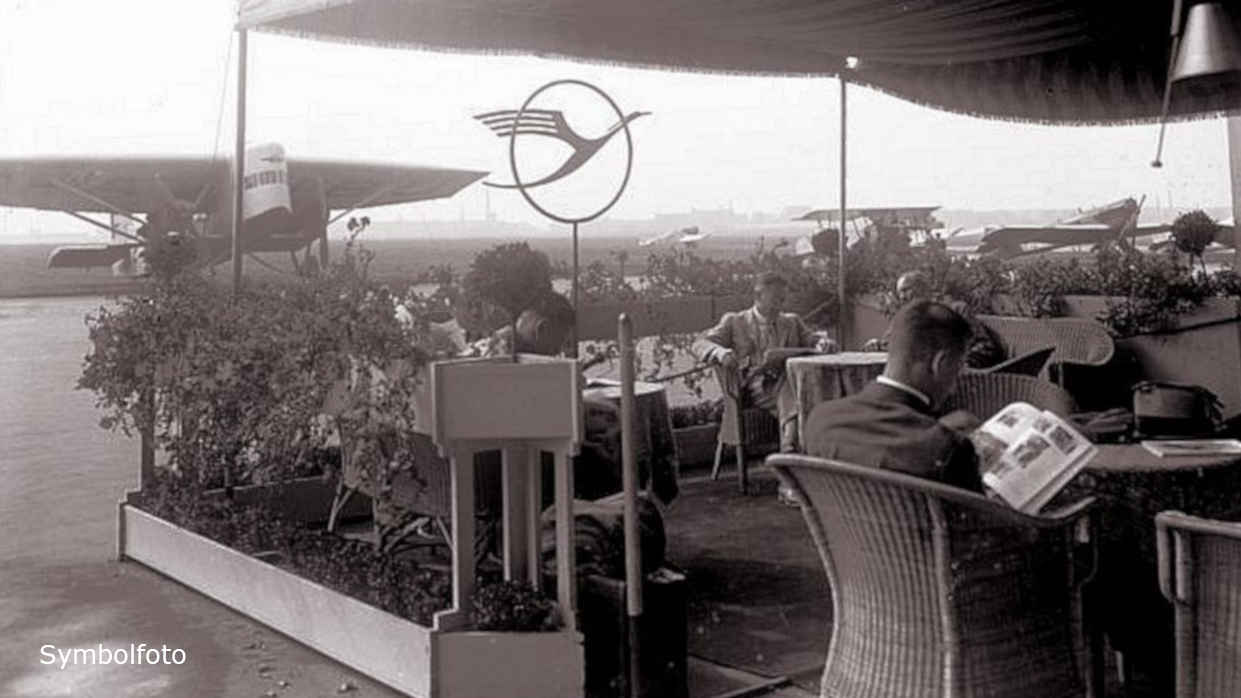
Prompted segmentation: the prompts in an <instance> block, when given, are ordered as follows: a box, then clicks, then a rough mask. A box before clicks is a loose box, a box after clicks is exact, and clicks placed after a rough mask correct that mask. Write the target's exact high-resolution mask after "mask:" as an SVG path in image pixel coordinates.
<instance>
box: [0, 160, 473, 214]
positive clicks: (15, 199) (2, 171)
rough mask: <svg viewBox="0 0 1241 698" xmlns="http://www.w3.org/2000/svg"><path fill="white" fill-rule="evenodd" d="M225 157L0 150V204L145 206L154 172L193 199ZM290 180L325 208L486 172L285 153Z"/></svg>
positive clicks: (215, 177)
mask: <svg viewBox="0 0 1241 698" xmlns="http://www.w3.org/2000/svg"><path fill="white" fill-rule="evenodd" d="M229 167H230V163H229V160H227V159H223V158H210V157H165V156H157V157H114V156H107V157H101V156H87V157H70V156H56V157H35V158H0V206H14V207H17V208H34V209H44V210H51V211H77V212H81V213H105V212H109V211H111V210H112V209H111V208H109V206H108V205H105V204H104V203H103V202H106V204H110V205H111V206H114V207H116V208H119V209H121V210H123V211H127V212H130V213H148V212H150V211H154V210H156V209H157V208H158V207H159V205H160V204H161V203H163V201H164V199H163V192H162V191H161V189H160V187H157V186H155V184H154V182H155V180H156V179H157V178H158V179H160V180H162V181H163V182H164V184H166V185H167V186H168V188H169V189H171V190H172V193H173V194H174V195H175V196H176V197H177V198H178V199H183V200H186V201H193V200H194V199H196V198H197V197H198V195H199V193H200V192H201V191H202V190H203V188H204V187H207V186H210V185H212V184H214V183H216V182H219V181H221V180H222V178H223V177H226V176H227V174H228V170H229ZM288 167H289V179H290V185H291V186H294V187H295V186H297V182H298V180H299V179H301V178H318V179H321V180H322V181H323V183H324V191H325V193H326V198H327V205H328V208H330V209H349V208H364V207H370V206H385V205H388V204H400V203H408V202H412V201H425V200H428V199H438V198H443V197H448V196H452V195H453V194H456V193H457V192H458V191H460V190H461V189H463V188H465V187H466V186H467V185H469V184H470V183H472V182H474V181H476V180H478V179H481V178H482V177H484V176H485V175H486V174H487V173H486V172H483V171H477V170H460V169H450V168H442V167H424V166H418V165H402V164H391V163H375V162H349V161H345V160H322V159H313V158H300V159H299V158H289V159H288Z"/></svg>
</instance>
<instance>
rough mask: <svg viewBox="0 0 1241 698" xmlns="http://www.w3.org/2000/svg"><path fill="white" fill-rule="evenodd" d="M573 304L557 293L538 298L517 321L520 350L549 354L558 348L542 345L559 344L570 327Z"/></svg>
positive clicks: (572, 316) (571, 325)
mask: <svg viewBox="0 0 1241 698" xmlns="http://www.w3.org/2000/svg"><path fill="white" fill-rule="evenodd" d="M573 318H574V313H573V305H572V304H571V303H569V301H568V299H567V298H565V297H564V296H562V295H560V294H559V293H554V292H549V293H547V294H546V295H544V296H542V297H540V298H539V299H538V300H537V301H535V303H534V304H533V305H532V306H531V307H530V308H527V309H526V310H525V311H524V312H522V314H521V315H520V316H519V317H518V318H517V323H516V324H517V345H518V350H519V351H534V352H536V353H537V352H539V351H552V350H554V349H559V347H552V346H545V344H550V343H551V342H553V341H555V342H561V341H563V339H564V338H565V337H567V335H568V334H569V331H570V330H571V329H572V328H573Z"/></svg>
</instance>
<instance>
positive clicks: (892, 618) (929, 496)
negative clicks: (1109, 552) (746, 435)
mask: <svg viewBox="0 0 1241 698" xmlns="http://www.w3.org/2000/svg"><path fill="white" fill-rule="evenodd" d="M766 462H767V464H768V465H770V466H771V467H772V469H773V470H775V472H776V474H777V475H778V476H779V477H780V479H781V480H782V481H783V483H784V484H785V485H786V486H788V487H791V488H792V489H793V491H794V494H795V495H797V496H798V497H799V498H800V501H801V503H802V512H803V514H804V515H805V518H806V523H807V524H808V525H809V527H810V534H811V536H812V537H813V539H814V542H815V546H816V547H817V548H818V550H819V556H820V557H821V558H822V561H823V566H824V568H825V569H826V571H827V578H828V582H829V584H830V585H831V589H832V611H833V615H832V618H833V621H832V636H831V643H830V645H829V648H828V653H827V660H826V664H825V666H824V670H823V679H822V683H821V689H820V690H821V695H822V696H823V697H824V698H880V697H882V698H941V697H942V698H948V697H954V698H981V697H982V696H988V697H994V698H1001V697H1003V698H1067V697H1069V696H1084V695H1091V694H1088V693H1087V685H1088V684H1089V685H1091V686H1092V687H1095V688H1097V687H1098V685H1099V684H1100V683H1101V681H1099V676H1100V674H1098V673H1097V672H1096V671H1095V670H1094V667H1095V666H1101V663H1098V662H1097V661H1093V660H1092V661H1088V659H1087V658H1088V657H1090V658H1093V659H1094V660H1097V657H1098V654H1099V649H1100V648H1101V643H1098V642H1093V643H1090V644H1089V645H1088V643H1087V642H1086V638H1085V634H1084V633H1083V627H1084V624H1083V622H1082V611H1083V609H1082V606H1081V594H1080V586H1081V584H1082V583H1084V582H1086V581H1088V578H1089V575H1090V573H1091V572H1092V571H1093V568H1092V566H1093V548H1091V547H1090V544H1082V543H1081V541H1083V540H1088V538H1089V535H1088V533H1089V529H1090V527H1089V516H1090V508H1091V503H1092V501H1093V499H1090V498H1088V499H1084V500H1081V501H1079V502H1077V503H1075V504H1073V505H1071V506H1069V507H1066V508H1064V509H1060V510H1058V511H1055V512H1053V513H1048V514H1044V515H1040V516H1027V515H1025V514H1022V513H1020V512H1017V511H1015V510H1013V509H1011V508H1009V507H1008V506H1006V505H1004V504H1002V503H998V502H995V501H992V500H990V499H987V498H986V497H983V496H982V495H978V494H974V493H972V492H968V491H965V490H961V489H958V488H956V487H950V486H947V485H944V484H941V483H937V482H933V481H930V480H926V479H923V478H917V477H913V476H909V475H905V474H902V473H896V472H892V471H887V470H880V469H877V468H867V467H861V466H857V465H850V464H846V463H841V462H838V461H830V460H824V459H820V458H812V457H809V456H799V455H784V454H779V455H773V456H769V457H768V458H767V461H766ZM1087 561H1088V562H1087ZM1088 646H1089V647H1092V648H1094V649H1093V651H1087V649H1086V648H1087V647H1088ZM1093 695H1096V696H1098V695H1101V694H1100V693H1098V692H1097V691H1095V692H1094V693H1093Z"/></svg>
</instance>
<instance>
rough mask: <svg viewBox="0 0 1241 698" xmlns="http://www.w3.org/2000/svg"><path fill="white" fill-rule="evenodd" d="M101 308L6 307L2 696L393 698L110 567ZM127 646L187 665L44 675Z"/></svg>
mask: <svg viewBox="0 0 1241 698" xmlns="http://www.w3.org/2000/svg"><path fill="white" fill-rule="evenodd" d="M100 302H101V300H100V299H97V298H57V299H23V300H3V301H0V390H2V391H3V392H2V393H0V531H4V532H5V535H4V536H3V537H2V538H0V695H3V696H16V697H26V696H100V697H107V698H128V697H135V698H136V697H139V696H178V697H182V696H227V697H231V696H247V697H249V696H264V695H270V696H340V695H349V696H393V695H396V694H395V692H393V691H392V690H390V689H388V688H387V687H385V686H383V685H380V684H377V683H375V682H373V681H370V680H368V679H366V678H364V677H362V676H360V675H359V674H357V673H356V672H353V671H352V670H350V669H348V668H347V667H344V666H342V665H340V664H338V663H336V662H334V661H332V660H330V659H328V658H326V657H324V656H323V655H321V654H319V653H317V652H315V651H313V650H311V649H309V648H306V647H304V646H302V645H300V644H298V643H297V642H294V641H292V640H290V639H288V638H286V637H284V636H282V635H280V634H278V633H275V632H273V631H271V630H268V629H267V628H265V627H264V626H262V625H260V624H258V623H256V622H254V621H252V620H250V619H248V618H246V617H244V616H241V615H239V614H237V613H234V612H233V611H231V610H229V609H228V608H225V607H224V606H221V605H220V604H218V603H215V602H214V601H211V600H209V599H207V598H205V597H203V596H201V595H199V594H197V593H195V592H194V591H192V590H190V589H188V588H186V587H183V586H181V585H179V584H177V583H175V582H173V581H171V580H169V579H167V578H165V577H162V576H160V575H158V574H156V573H154V572H151V571H150V570H147V569H145V568H143V567H141V566H140V565H137V564H133V563H118V562H116V561H115V531H116V506H117V505H116V502H117V500H118V499H119V498H120V497H121V496H122V495H123V493H124V492H125V490H126V489H129V488H132V487H134V486H136V484H137V465H136V464H137V457H138V453H137V446H136V443H135V442H132V441H130V440H127V439H125V438H124V437H122V436H118V435H114V434H110V433H108V432H105V431H104V430H102V429H100V428H99V427H98V426H97V424H98V419H99V415H98V413H97V412H96V410H95V408H94V404H93V396H92V395H91V394H89V393H86V392H82V391H77V390H74V383H75V381H76V379H77V375H78V373H79V370H80V366H81V360H82V357H83V356H84V355H85V353H86V351H87V349H88V342H87V340H86V330H85V327H84V325H83V316H84V315H85V313H87V312H89V311H91V310H92V309H94V308H96V307H97V306H98V305H99V304H100ZM691 496H692V495H691ZM695 545H699V547H702V546H701V544H699V543H696V544H695ZM708 547H709V546H708ZM674 549H675V548H674ZM131 643H133V644H138V643H145V644H147V645H148V646H155V647H159V646H162V645H167V646H168V647H169V648H175V649H181V650H184V652H185V655H186V660H185V663H184V664H181V665H178V666H149V665H143V666H115V665H113V666H84V665H72V664H70V665H68V666H67V667H66V668H64V669H61V668H59V665H58V664H57V665H48V664H43V663H41V660H42V659H43V658H44V657H46V656H47V655H45V654H41V648H42V647H43V646H44V645H52V646H54V647H55V648H56V649H61V650H68V649H72V648H88V647H96V646H98V645H100V644H102V645H103V646H104V647H108V648H121V647H129V645H130V644H131ZM53 651H54V650H53ZM690 666H691V672H690V673H691V695H692V696H694V697H695V698H701V697H705V696H716V695H720V694H723V693H725V692H728V691H732V690H736V689H738V688H741V687H744V686H747V685H753V684H754V683H757V682H759V681H761V679H760V678H759V677H757V676H755V675H754V674H751V673H746V672H743V671H738V670H732V669H727V668H722V667H719V666H717V665H715V664H712V663H708V662H704V661H701V660H694V659H691V665H690ZM280 682H287V683H286V684H285V685H281V683H280ZM342 688H343V689H345V690H344V691H342V690H341V689H342ZM269 692H270V693H269ZM768 695H778V696H786V697H790V698H791V697H803V696H807V695H809V694H807V693H805V692H804V691H801V690H798V689H796V688H785V689H782V690H780V691H778V692H776V693H771V694H768Z"/></svg>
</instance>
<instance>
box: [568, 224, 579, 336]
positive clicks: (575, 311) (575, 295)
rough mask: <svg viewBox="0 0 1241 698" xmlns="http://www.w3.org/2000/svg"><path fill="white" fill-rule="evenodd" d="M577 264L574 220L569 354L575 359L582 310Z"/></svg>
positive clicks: (575, 225) (574, 225)
mask: <svg viewBox="0 0 1241 698" xmlns="http://www.w3.org/2000/svg"><path fill="white" fill-rule="evenodd" d="M577 265H578V259H577V221H574V222H573V287H572V291H571V293H572V294H573V332H572V333H571V334H570V335H569V336H570V338H571V341H572V343H573V346H572V347H570V348H569V356H571V357H573V358H575V359H576V358H577V328H578V319H577V316H578V312H579V311H581V303H580V302H579V298H578V288H577V273H578V268H577Z"/></svg>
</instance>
